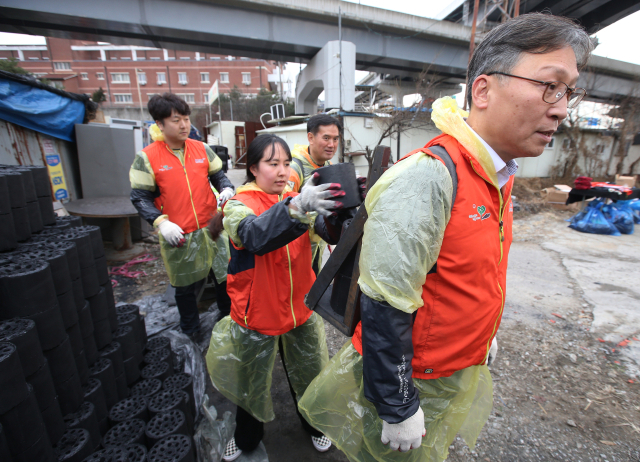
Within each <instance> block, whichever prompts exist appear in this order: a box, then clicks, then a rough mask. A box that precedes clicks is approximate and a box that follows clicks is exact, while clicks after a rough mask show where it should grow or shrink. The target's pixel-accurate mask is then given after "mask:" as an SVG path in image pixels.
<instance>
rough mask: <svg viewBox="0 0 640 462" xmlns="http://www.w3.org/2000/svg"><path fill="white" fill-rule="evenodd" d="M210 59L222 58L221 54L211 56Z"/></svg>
mask: <svg viewBox="0 0 640 462" xmlns="http://www.w3.org/2000/svg"><path fill="white" fill-rule="evenodd" d="M209 59H220V56H210V57H209Z"/></svg>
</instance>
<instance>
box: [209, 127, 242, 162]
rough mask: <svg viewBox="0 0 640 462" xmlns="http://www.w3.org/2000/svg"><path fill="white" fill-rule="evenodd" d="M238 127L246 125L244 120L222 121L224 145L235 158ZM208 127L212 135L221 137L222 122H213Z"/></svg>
mask: <svg viewBox="0 0 640 462" xmlns="http://www.w3.org/2000/svg"><path fill="white" fill-rule="evenodd" d="M236 127H244V122H236V121H231V120H223V121H222V146H226V147H227V149H229V155H230V156H232V158H233V159H234V160H235V153H236ZM207 129H208V130H209V134H210V135H213V136H217V137H218V139H220V122H213V123H211V124H210V125H208V126H207ZM205 142H206V140H205Z"/></svg>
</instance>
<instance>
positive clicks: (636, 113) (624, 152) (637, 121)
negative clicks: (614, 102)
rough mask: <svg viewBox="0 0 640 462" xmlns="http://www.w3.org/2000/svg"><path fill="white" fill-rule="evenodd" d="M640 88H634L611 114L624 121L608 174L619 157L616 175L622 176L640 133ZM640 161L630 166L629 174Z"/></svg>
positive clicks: (610, 159) (619, 130)
mask: <svg viewBox="0 0 640 462" xmlns="http://www.w3.org/2000/svg"><path fill="white" fill-rule="evenodd" d="M637 93H640V91H638V87H636V88H634V91H633V92H632V93H631V94H630V95H628V96H626V97H625V98H624V99H623V100H622V101H621V102H620V104H619V105H618V107H616V108H615V109H614V110H612V111H611V112H610V115H611V116H613V117H617V118H619V119H622V123H621V124H620V125H619V126H618V133H617V149H616V150H615V154H614V151H613V150H612V153H611V154H612V155H611V157H609V162H608V165H607V173H608V172H609V169H610V168H611V163H612V160H613V157H614V155H615V157H618V162H617V163H616V170H615V173H616V174H618V175H621V174H622V173H623V169H624V161H625V159H626V158H627V156H628V155H629V147H630V146H631V143H632V142H633V138H634V137H635V135H636V134H637V133H638V132H639V131H640V99H639V98H638V94H637ZM639 160H640V158H639V159H637V160H636V161H634V162H633V163H631V165H629V172H630V173H632V172H633V169H634V167H635V166H636V164H637V163H638V161H639Z"/></svg>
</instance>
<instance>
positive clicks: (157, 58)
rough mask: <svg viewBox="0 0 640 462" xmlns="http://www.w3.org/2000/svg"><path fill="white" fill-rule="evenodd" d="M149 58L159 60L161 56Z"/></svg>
mask: <svg viewBox="0 0 640 462" xmlns="http://www.w3.org/2000/svg"><path fill="white" fill-rule="evenodd" d="M149 59H151V60H153V61H157V60H159V59H160V57H159V56H152V57H151V58H149Z"/></svg>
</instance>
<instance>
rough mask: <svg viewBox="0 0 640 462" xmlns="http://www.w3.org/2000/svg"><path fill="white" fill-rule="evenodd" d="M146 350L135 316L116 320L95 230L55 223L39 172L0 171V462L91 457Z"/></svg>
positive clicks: (73, 220)
mask: <svg viewBox="0 0 640 462" xmlns="http://www.w3.org/2000/svg"><path fill="white" fill-rule="evenodd" d="M146 341H147V339H146V328H145V325H144V317H143V316H142V315H141V314H140V311H139V309H138V307H137V306H135V305H124V306H123V307H119V308H118V310H116V306H115V299H114V296H113V291H112V286H111V281H110V279H109V275H108V269H107V262H106V257H105V253H104V246H103V242H102V236H101V233H100V228H99V227H97V226H82V221H81V219H80V218H79V217H56V216H55V214H54V212H53V205H52V200H51V194H50V186H49V178H48V174H47V171H46V168H43V167H7V166H0V460H1V461H2V462H5V461H6V462H18V461H20V462H23V461H24V462H32V461H42V462H50V461H82V460H83V459H85V458H86V457H89V456H91V457H93V455H92V454H93V453H94V452H95V451H96V450H98V449H99V447H100V445H104V441H103V437H105V435H106V434H107V432H108V431H109V429H110V427H111V426H113V425H114V424H115V423H116V421H117V419H118V417H117V415H120V414H118V411H113V409H114V407H117V409H120V411H119V412H120V413H121V414H122V413H123V412H125V411H126V410H127V409H128V406H129V405H128V404H121V403H122V400H124V399H127V398H129V395H130V387H131V386H134V385H135V384H136V383H137V382H139V381H140V380H141V366H143V365H145V366H146V365H147V364H146V363H145V364H143V351H144V348H145V344H146ZM156 355H157V354H156ZM160 356H161V357H163V358H164V359H167V358H171V360H173V355H172V354H171V355H168V356H166V355H160ZM165 356H166V357H165ZM154 358H155V356H154ZM149 360H150V361H151V358H150V359H149ZM149 364H152V363H149ZM152 369H153V370H152V371H151V372H149V376H150V377H155V376H162V377H163V378H165V376H166V375H167V372H168V371H170V372H171V373H173V364H172V363H171V364H170V367H168V368H166V370H165V369H163V368H162V366H158V367H156V368H152ZM153 374H156V375H153ZM163 374H164V375H163ZM144 375H145V374H142V376H144ZM145 400H146V398H145ZM184 400H185V401H186V398H185V399H184ZM191 402H193V398H192V397H191ZM145 409H146V401H145ZM112 411H113V412H114V416H111V414H110V412H112ZM125 414H126V412H125ZM125 414H122V415H125ZM185 421H186V419H185ZM169 426H170V425H169ZM165 427H166V425H165ZM165 427H163V428H165ZM145 441H146V440H145ZM113 446H114V445H113V444H112V445H110V446H108V447H107V446H105V450H107V451H110V452H109V454H110V453H111V452H114V451H116V450H115V449H113ZM115 446H117V448H121V447H123V446H126V445H115ZM171 447H174V448H183V447H184V444H182V443H181V442H179V441H178V442H177V443H176V442H173V443H172V445H171ZM118 450H120V449H118ZM121 450H122V451H124V450H125V449H122V448H121ZM189 450H190V451H191V450H192V446H191V443H189ZM126 451H128V452H130V454H129V455H128V458H129V460H144V457H146V447H145V446H144V445H141V446H131V447H127V448H126ZM116 452H117V451H116ZM113 455H116V453H115V452H114V454H113ZM96 457H97V458H95V459H91V458H89V459H88V460H103V459H100V458H99V457H100V456H96ZM118 460H119V459H118ZM123 460H124V459H123ZM185 460H189V459H185Z"/></svg>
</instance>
